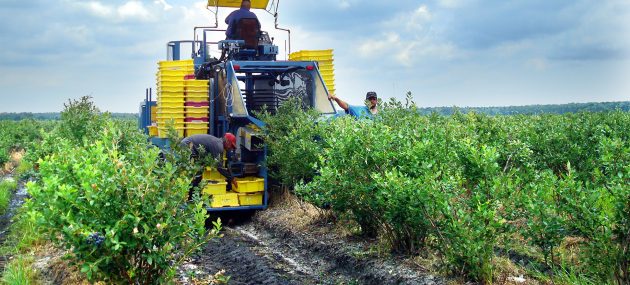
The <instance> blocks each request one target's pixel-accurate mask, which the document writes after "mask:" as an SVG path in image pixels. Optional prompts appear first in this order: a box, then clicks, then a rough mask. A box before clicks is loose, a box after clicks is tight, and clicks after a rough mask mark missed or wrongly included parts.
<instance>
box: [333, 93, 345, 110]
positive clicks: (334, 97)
mask: <svg viewBox="0 0 630 285" xmlns="http://www.w3.org/2000/svg"><path fill="white" fill-rule="evenodd" d="M328 99H329V100H335V102H337V105H339V107H341V109H343V110H344V111H348V103H346V101H344V100H341V99H339V97H337V96H335V95H332V94H331V95H328Z"/></svg>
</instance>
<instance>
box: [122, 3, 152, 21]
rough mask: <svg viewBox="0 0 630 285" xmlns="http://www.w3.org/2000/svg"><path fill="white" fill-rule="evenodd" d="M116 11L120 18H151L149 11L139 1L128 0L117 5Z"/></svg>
mask: <svg viewBox="0 0 630 285" xmlns="http://www.w3.org/2000/svg"><path fill="white" fill-rule="evenodd" d="M117 12H118V16H119V17H120V18H121V19H140V20H149V19H150V18H151V13H149V11H148V10H147V9H146V8H145V7H144V4H142V2H140V1H129V2H127V3H125V4H123V5H122V6H120V7H118V9H117Z"/></svg>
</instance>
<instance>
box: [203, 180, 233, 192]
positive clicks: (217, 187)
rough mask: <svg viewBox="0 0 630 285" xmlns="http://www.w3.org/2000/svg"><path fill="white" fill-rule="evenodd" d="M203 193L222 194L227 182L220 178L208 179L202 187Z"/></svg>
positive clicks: (225, 189)
mask: <svg viewBox="0 0 630 285" xmlns="http://www.w3.org/2000/svg"><path fill="white" fill-rule="evenodd" d="M202 193H203V194H206V195H222V194H226V193H227V182H225V180H224V181H220V180H208V184H206V187H204V188H203V191H202Z"/></svg>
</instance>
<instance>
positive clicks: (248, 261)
mask: <svg viewBox="0 0 630 285" xmlns="http://www.w3.org/2000/svg"><path fill="white" fill-rule="evenodd" d="M224 229H225V230H224V231H223V234H224V236H223V237H222V238H220V239H215V240H212V241H210V242H209V243H208V244H207V245H206V246H205V248H204V249H203V251H202V252H201V253H200V254H198V255H197V256H195V257H194V258H193V261H192V263H193V264H195V265H197V266H198V267H199V269H201V270H202V271H203V272H206V273H209V274H213V273H215V272H218V271H220V270H222V269H224V270H225V271H226V273H225V274H226V275H228V276H230V282H229V284H237V285H240V284H265V285H275V284H319V283H317V282H315V281H314V280H312V278H310V276H309V274H308V273H307V272H304V271H303V270H300V266H299V265H297V264H295V263H293V262H291V261H290V260H289V259H287V258H285V257H283V256H281V255H280V254H277V253H274V252H273V251H272V250H271V249H270V248H269V247H267V246H266V245H265V244H264V243H263V242H262V241H261V240H260V239H258V238H257V237H256V236H253V235H251V234H245V233H244V232H243V231H242V230H241V228H240V227H236V228H231V227H225V228H224ZM296 265H297V266H296Z"/></svg>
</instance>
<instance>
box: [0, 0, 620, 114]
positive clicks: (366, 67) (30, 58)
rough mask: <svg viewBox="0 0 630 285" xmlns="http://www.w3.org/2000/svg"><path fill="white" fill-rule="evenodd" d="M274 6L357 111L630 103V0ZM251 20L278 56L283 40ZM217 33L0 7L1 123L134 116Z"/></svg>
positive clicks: (154, 9)
mask: <svg viewBox="0 0 630 285" xmlns="http://www.w3.org/2000/svg"><path fill="white" fill-rule="evenodd" d="M280 4H281V5H280V24H281V26H285V27H289V28H291V29H292V49H293V51H296V50H302V49H329V48H332V49H334V50H335V66H336V86H337V95H338V96H339V97H341V98H343V99H346V100H347V101H348V102H350V103H352V104H361V103H362V101H363V98H364V96H365V93H366V92H367V91H370V90H373V91H376V92H377V93H378V94H379V96H380V97H381V98H384V99H387V98H389V97H397V98H404V94H405V93H406V92H407V91H411V92H412V94H413V95H414V98H415V101H416V102H417V103H418V104H419V105H421V106H453V105H457V106H503V105H525V104H555V103H569V102H593V101H622V100H630V1H628V0H601V1H584V0H571V1H568V0H553V1H549V0H522V1H504V0H501V1H499V0H486V1H481V0H432V1H419V0H415V1H412V0H399V1H386V0H372V1H359V0H317V1H305V0H284V1H280ZM230 11H231V10H230V9H222V10H220V11H219V22H220V23H222V21H223V19H224V18H225V16H227V14H228V13H229V12H230ZM256 13H257V14H258V15H259V18H260V19H261V22H262V25H263V29H264V30H269V31H270V34H271V35H272V36H274V38H275V42H276V43H277V44H278V45H279V46H280V48H281V52H282V53H284V43H285V41H286V34H285V33H281V32H276V31H274V30H273V18H272V17H271V16H270V15H269V14H268V13H266V12H262V11H260V12H256ZM213 22H214V18H213V16H212V14H211V13H210V12H208V11H207V10H205V5H204V2H203V1H202V2H199V1H183V0H148V1H137V0H108V1H104V0H87V1H80V0H46V1H45V0H30V1H24V0H0V42H1V43H2V49H0V75H1V76H0V112H20V111H31V112H45V111H59V110H60V109H61V108H62V107H63V103H64V102H65V101H67V99H68V98H79V97H80V96H83V95H90V96H92V97H93V98H94V101H95V102H96V104H97V105H98V106H99V107H100V108H101V109H102V110H107V111H113V112H136V111H137V109H138V104H139V102H140V101H141V100H142V99H143V96H144V90H145V88H147V87H153V86H154V85H155V73H156V71H157V66H156V62H157V61H158V60H162V59H164V58H165V55H166V48H165V45H166V42H168V41H170V40H181V39H190V38H191V37H192V28H193V27H194V26H204V25H209V24H210V23H213ZM281 58H284V56H281Z"/></svg>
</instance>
